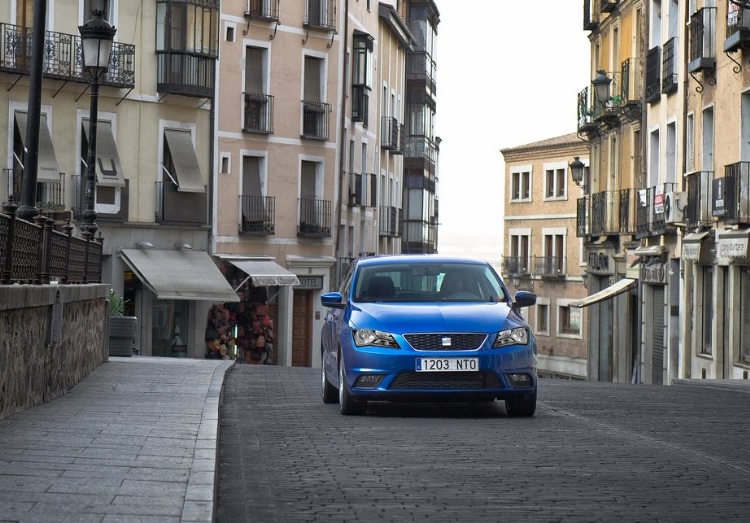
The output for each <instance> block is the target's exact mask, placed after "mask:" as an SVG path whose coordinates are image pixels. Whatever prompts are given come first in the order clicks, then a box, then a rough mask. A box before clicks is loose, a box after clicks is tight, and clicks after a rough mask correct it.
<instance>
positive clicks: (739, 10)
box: [712, 2, 750, 52]
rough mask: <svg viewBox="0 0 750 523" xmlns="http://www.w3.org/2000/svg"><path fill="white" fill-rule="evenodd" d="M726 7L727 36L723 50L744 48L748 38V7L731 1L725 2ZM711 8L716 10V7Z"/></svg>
mask: <svg viewBox="0 0 750 523" xmlns="http://www.w3.org/2000/svg"><path fill="white" fill-rule="evenodd" d="M727 8H728V9H727V26H726V28H727V37H726V40H725V41H724V52H730V51H736V50H737V49H740V48H743V49H744V47H745V45H746V44H747V42H748V41H749V40H750V9H745V8H744V7H740V6H738V5H735V4H733V3H731V2H727ZM712 9H713V10H714V11H716V8H712ZM714 16H715V15H714ZM743 44H745V45H743Z"/></svg>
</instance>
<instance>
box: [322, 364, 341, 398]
mask: <svg viewBox="0 0 750 523" xmlns="http://www.w3.org/2000/svg"><path fill="white" fill-rule="evenodd" d="M320 376H321V385H322V389H323V403H329V404H330V403H336V402H338V400H339V391H338V390H336V387H334V386H333V385H331V383H330V382H329V381H328V377H327V376H326V369H325V367H324V366H323V365H322V364H321V366H320Z"/></svg>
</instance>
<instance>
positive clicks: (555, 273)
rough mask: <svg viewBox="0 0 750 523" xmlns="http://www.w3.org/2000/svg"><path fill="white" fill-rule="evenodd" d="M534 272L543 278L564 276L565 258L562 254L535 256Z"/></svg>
mask: <svg viewBox="0 0 750 523" xmlns="http://www.w3.org/2000/svg"><path fill="white" fill-rule="evenodd" d="M533 262H534V274H535V275H537V276H541V277H542V278H564V277H565V258H563V257H561V256H534V257H533Z"/></svg>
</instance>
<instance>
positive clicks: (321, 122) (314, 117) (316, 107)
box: [302, 100, 331, 140]
mask: <svg viewBox="0 0 750 523" xmlns="http://www.w3.org/2000/svg"><path fill="white" fill-rule="evenodd" d="M330 112H331V105H330V104H326V103H322V102H307V101H304V100H303V101H302V137H303V138H310V139H312V140H328V113H330Z"/></svg>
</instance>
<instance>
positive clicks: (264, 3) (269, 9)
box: [245, 0, 279, 22]
mask: <svg viewBox="0 0 750 523" xmlns="http://www.w3.org/2000/svg"><path fill="white" fill-rule="evenodd" d="M248 7H249V9H250V10H249V11H246V12H245V16H246V17H247V18H250V19H256V20H269V21H272V22H276V21H278V20H279V0H250V3H249V4H248Z"/></svg>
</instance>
